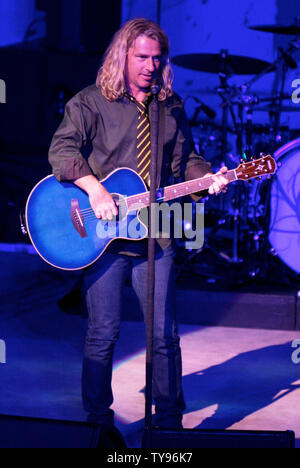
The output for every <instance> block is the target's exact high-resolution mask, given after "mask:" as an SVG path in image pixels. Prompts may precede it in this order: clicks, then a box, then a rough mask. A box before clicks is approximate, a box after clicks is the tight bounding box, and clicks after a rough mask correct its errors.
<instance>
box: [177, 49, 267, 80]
mask: <svg viewBox="0 0 300 468" xmlns="http://www.w3.org/2000/svg"><path fill="white" fill-rule="evenodd" d="M171 61H172V63H174V64H175V65H179V66H180V67H183V68H188V69H190V70H197V71H203V72H209V73H224V74H225V75H253V74H256V73H260V72H262V71H263V70H265V69H266V68H267V67H268V66H269V65H270V63H268V62H265V61H264V60H259V59H255V58H251V57H243V56H240V55H225V56H223V54H205V53H203V54H185V55H177V56H175V57H173V58H172V60H171Z"/></svg>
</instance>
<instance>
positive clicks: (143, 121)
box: [134, 100, 151, 187]
mask: <svg viewBox="0 0 300 468" xmlns="http://www.w3.org/2000/svg"><path fill="white" fill-rule="evenodd" d="M134 102H135V104H136V106H137V108H138V110H139V116H138V125H137V143H136V144H137V170H138V174H139V175H140V176H141V177H142V179H143V180H144V182H145V183H146V184H147V185H148V187H150V158H151V139H150V120H149V116H148V112H147V105H146V104H145V103H144V102H139V101H136V100H134Z"/></svg>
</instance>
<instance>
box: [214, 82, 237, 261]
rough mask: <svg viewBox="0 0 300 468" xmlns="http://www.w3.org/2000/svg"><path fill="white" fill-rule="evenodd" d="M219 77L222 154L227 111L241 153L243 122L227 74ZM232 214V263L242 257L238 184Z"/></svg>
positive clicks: (225, 150)
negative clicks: (237, 111)
mask: <svg viewBox="0 0 300 468" xmlns="http://www.w3.org/2000/svg"><path fill="white" fill-rule="evenodd" d="M219 78H220V81H221V86H220V87H219V88H218V93H219V95H220V97H221V99H222V101H223V103H222V104H221V107H222V112H223V114H222V150H223V154H225V153H226V152H227V128H228V111H229V112H230V115H231V118H232V121H233V125H234V128H235V131H236V135H237V143H236V144H237V151H238V154H240V155H242V149H243V136H242V127H243V122H240V125H239V124H238V122H237V119H236V116H235V114H234V110H233V104H232V99H231V95H232V89H233V88H232V87H231V86H230V85H229V84H228V78H229V76H228V75H225V74H223V73H219ZM234 192H235V194H234V216H233V239H232V258H231V262H232V263H240V262H241V261H242V259H240V258H239V256H238V245H239V237H240V217H241V191H240V187H239V186H237V185H236V186H235V190H234Z"/></svg>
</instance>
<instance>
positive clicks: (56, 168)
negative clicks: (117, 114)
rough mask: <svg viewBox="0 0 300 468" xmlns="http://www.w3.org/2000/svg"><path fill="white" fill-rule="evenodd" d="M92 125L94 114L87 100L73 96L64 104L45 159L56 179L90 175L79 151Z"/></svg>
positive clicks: (93, 127) (82, 148) (81, 149)
mask: <svg viewBox="0 0 300 468" xmlns="http://www.w3.org/2000/svg"><path fill="white" fill-rule="evenodd" d="M95 127H96V118H95V114H94V112H93V111H92V109H91V108H90V106H89V103H88V101H87V100H83V98H82V96H80V95H76V96H75V97H74V98H73V99H71V100H70V101H69V102H68V103H67V104H66V107H65V114H64V118H63V120H62V122H61V124H60V126H59V127H58V129H57V131H56V132H55V134H54V136H53V138H52V142H51V145H50V148H49V162H50V164H51V166H52V170H53V174H54V176H55V177H56V178H57V179H58V180H59V181H63V180H76V179H78V178H80V177H84V176H86V175H90V174H92V171H91V168H90V166H89V164H88V162H87V160H86V159H85V157H84V156H83V154H84V148H85V146H86V144H87V142H88V140H89V139H91V138H93V135H94V134H95V132H96V128H95Z"/></svg>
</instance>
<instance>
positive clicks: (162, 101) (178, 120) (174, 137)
mask: <svg viewBox="0 0 300 468" xmlns="http://www.w3.org/2000/svg"><path fill="white" fill-rule="evenodd" d="M154 80H155V81H156V82H159V84H160V91H159V94H158V99H159V106H160V117H161V118H162V120H161V126H160V130H159V149H158V160H157V166H158V175H157V181H156V183H157V186H158V187H159V186H166V185H168V183H169V181H170V177H171V176H173V177H175V178H179V177H182V178H185V179H194V178H196V177H202V176H205V175H206V174H208V173H210V165H209V164H208V163H207V162H206V161H205V160H204V159H203V158H202V157H201V156H199V155H197V154H196V153H195V152H194V148H193V141H192V138H191V133H190V129H189V125H188V120H187V118H186V115H185V112H184V109H183V103H182V100H181V99H180V98H179V97H178V96H177V95H176V94H175V93H174V92H173V89H172V70H171V66H170V59H169V42H168V38H167V36H166V34H165V33H164V31H163V30H162V29H161V28H160V27H159V26H158V25H157V24H155V23H154V22H152V21H149V20H147V19H144V18H137V19H133V20H131V21H129V22H127V23H126V24H125V25H124V26H123V27H122V28H121V29H120V30H119V31H118V32H117V33H116V35H115V36H114V38H113V40H112V42H111V45H110V46H109V47H108V49H107V52H106V54H105V57H104V61H103V64H102V66H101V68H100V70H99V72H98V75H97V80H96V84H95V85H92V86H89V87H87V88H85V89H84V90H82V91H81V92H79V93H78V94H77V95H76V96H75V97H74V98H72V99H71V100H70V101H69V102H68V103H67V105H66V109H65V116H64V119H63V121H62V123H61V125H60V126H59V128H58V130H57V131H56V133H55V135H54V137H53V140H52V143H51V147H50V151H49V161H50V163H51V165H52V168H53V173H54V175H55V176H56V177H57V179H58V180H59V181H63V180H68V181H73V182H74V184H76V185H77V186H78V187H80V188H81V189H82V190H84V191H85V192H87V194H88V195H89V200H90V203H91V207H92V209H93V210H94V213H95V215H96V216H97V218H99V219H104V220H111V219H113V217H114V216H117V214H118V207H117V206H116V203H115V201H114V198H113V197H112V195H111V194H110V193H109V192H108V191H107V190H106V189H105V188H104V186H103V185H102V184H101V183H100V182H99V179H100V180H101V179H103V178H104V177H105V176H106V175H107V174H109V173H110V172H111V171H113V170H114V169H116V168H119V167H128V168H131V169H133V170H135V171H136V172H138V173H139V174H140V176H141V177H142V178H143V180H144V182H145V184H148V185H149V184H150V183H151V181H150V180H149V165H150V157H151V132H150V129H151V106H152V97H151V93H150V88H151V84H152V83H153V81H154ZM162 122H163V123H162ZM223 171H224V172H225V171H226V168H225V169H223ZM213 180H214V182H213V184H212V185H211V187H210V188H209V192H210V193H218V192H220V191H221V189H222V188H223V187H224V185H225V184H226V183H227V181H226V179H225V178H224V177H223V174H222V171H220V172H219V173H218V174H217V175H215V176H214V177H213ZM173 257H174V250H173V244H172V240H171V239H157V241H156V259H155V268H156V274H155V301H154V302H155V304H154V307H155V311H154V342H153V397H154V402H155V413H156V415H155V424H156V425H158V426H160V427H176V428H180V427H182V412H183V410H184V408H185V403H184V398H183V392H182V386H181V377H182V375H181V373H182V365H181V351H180V345H179V336H178V333H177V325H176V318H175V275H174V264H173ZM129 274H131V282H132V286H133V288H134V291H135V293H136V295H137V297H138V299H139V302H140V305H141V308H142V311H143V312H144V314H145V311H146V302H147V301H146V292H147V240H141V241H139V242H132V241H128V240H120V239H118V240H115V241H114V242H112V243H111V244H110V245H109V247H108V249H107V250H106V252H105V253H104V254H103V255H102V256H101V259H100V260H99V261H97V262H95V263H94V264H93V265H92V266H90V267H88V268H87V269H86V270H85V275H84V276H85V292H86V304H87V309H88V313H89V320H88V331H87V337H86V345H85V354H84V361H83V373H82V393H83V404H84V408H85V410H86V411H87V413H88V421H93V422H98V423H101V422H108V423H111V424H113V421H114V412H113V410H112V409H111V405H112V402H113V395H112V388H111V377H112V363H113V350H114V345H115V343H116V340H117V339H118V336H119V328H120V320H121V318H120V317H121V308H122V303H123V295H122V292H123V286H124V284H125V278H126V277H127V276H128V275H129Z"/></svg>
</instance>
